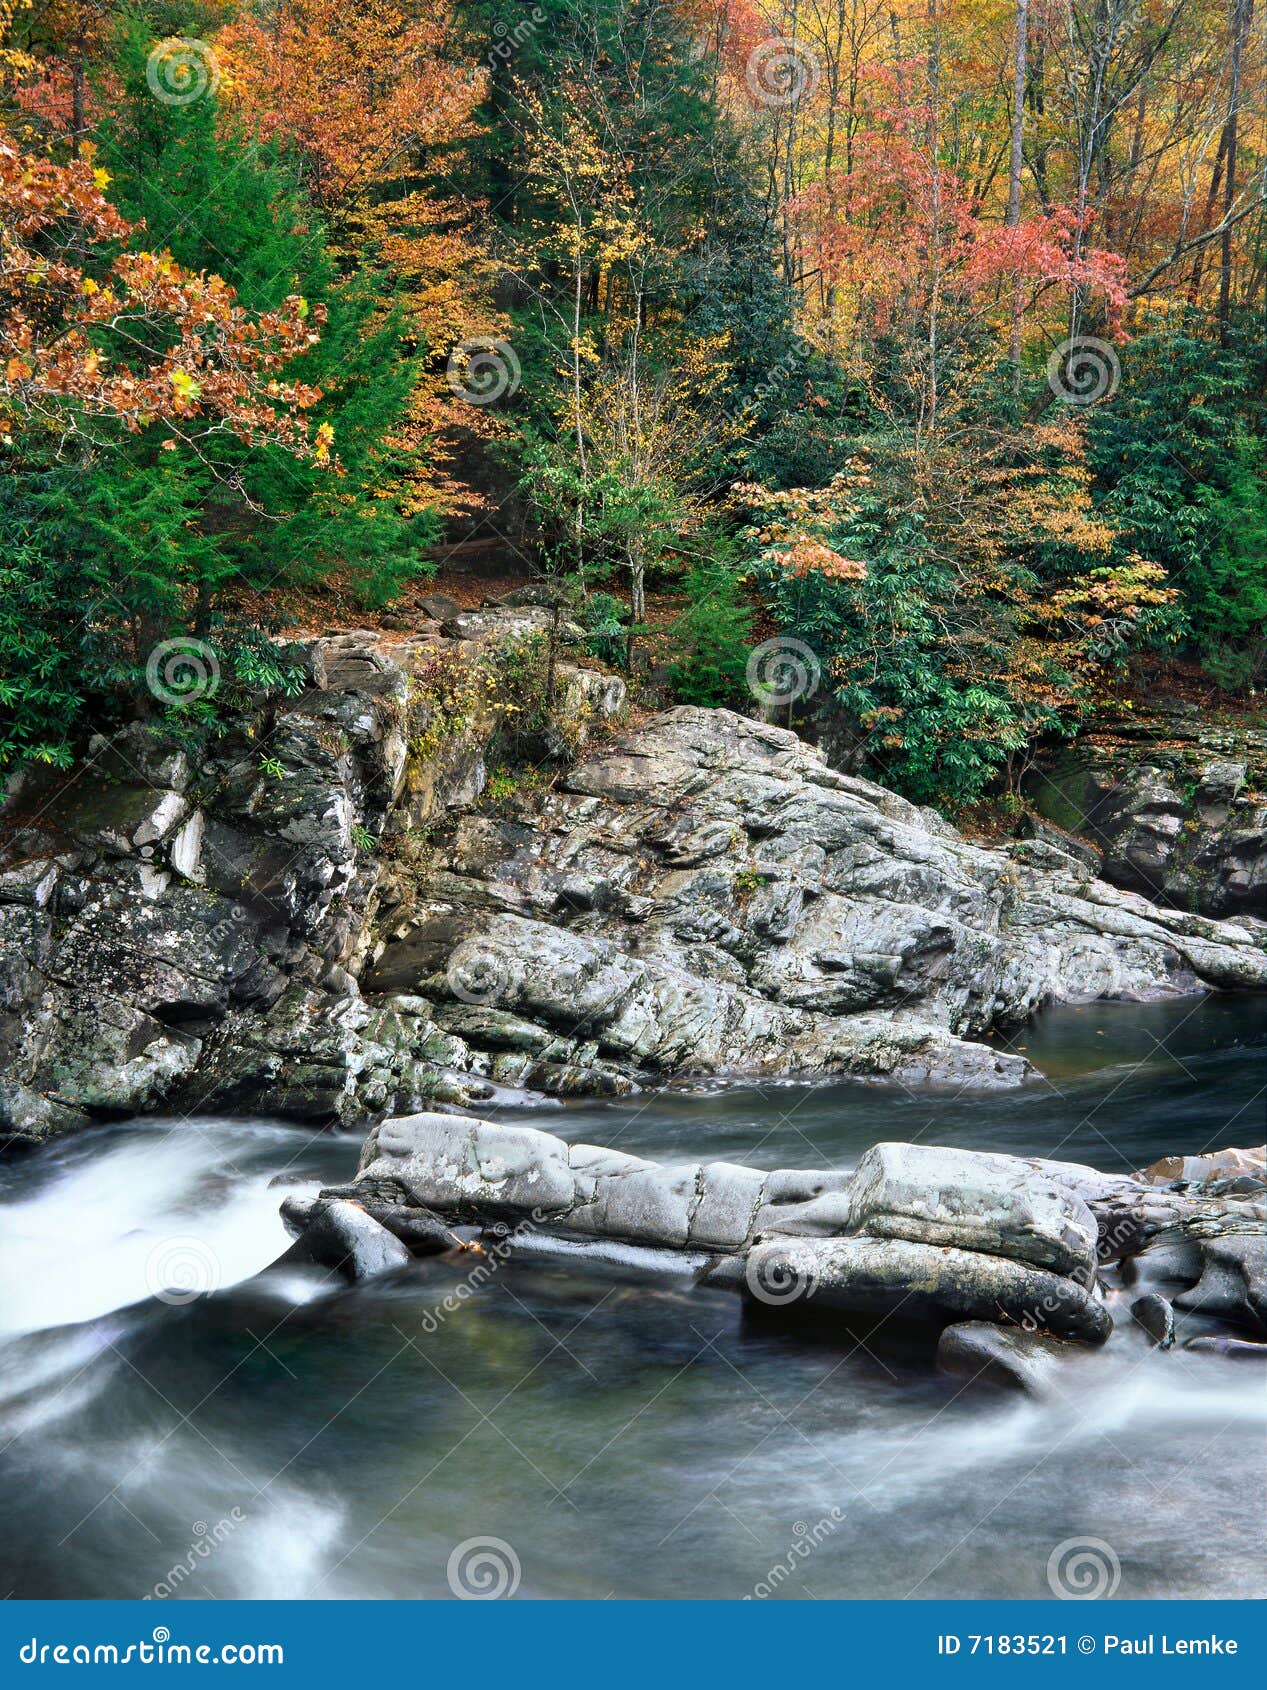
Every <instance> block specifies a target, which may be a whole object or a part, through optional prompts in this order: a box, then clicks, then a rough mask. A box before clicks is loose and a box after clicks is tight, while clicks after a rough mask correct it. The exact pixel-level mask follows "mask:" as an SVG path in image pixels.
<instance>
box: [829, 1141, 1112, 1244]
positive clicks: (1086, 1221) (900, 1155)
mask: <svg viewBox="0 0 1267 1690" xmlns="http://www.w3.org/2000/svg"><path fill="white" fill-rule="evenodd" d="M848 1229H849V1230H850V1231H851V1232H865V1233H869V1234H871V1235H872V1236H874V1237H881V1238H905V1239H909V1240H911V1241H913V1242H915V1243H919V1244H953V1245H956V1246H958V1247H959V1248H961V1249H966V1250H984V1251H986V1252H987V1253H989V1254H991V1255H997V1256H1011V1257H1014V1258H1016V1259H1017V1260H1018V1261H1023V1262H1030V1263H1032V1264H1034V1265H1035V1266H1038V1267H1048V1268H1052V1269H1054V1270H1055V1271H1056V1272H1057V1273H1064V1274H1070V1273H1080V1274H1082V1275H1083V1276H1084V1277H1085V1276H1089V1275H1090V1274H1091V1273H1092V1272H1093V1270H1094V1266H1095V1250H1096V1240H1097V1237H1098V1228H1097V1226H1096V1221H1095V1217H1094V1216H1093V1215H1092V1213H1091V1211H1090V1209H1089V1208H1088V1207H1087V1205H1086V1204H1085V1203H1084V1202H1083V1201H1082V1199H1081V1198H1080V1197H1079V1196H1077V1195H1076V1194H1075V1193H1073V1192H1070V1191H1069V1190H1067V1189H1065V1188H1062V1187H1061V1186H1060V1185H1058V1184H1057V1183H1056V1182H1055V1181H1054V1180H1050V1179H1047V1178H1046V1177H1045V1176H1044V1175H1043V1174H1041V1173H1036V1172H1035V1171H1034V1170H1033V1169H1031V1168H1029V1167H1027V1166H1026V1164H1025V1163H1024V1162H1022V1161H1020V1160H1019V1159H1018V1158H1017V1157H1015V1156H995V1155H990V1154H987V1153H985V1152H982V1151H973V1150H949V1149H945V1148H942V1147H940V1146H934V1145H925V1144H876V1145H873V1146H872V1147H871V1149H870V1150H868V1151H867V1153H866V1155H865V1156H864V1157H863V1158H862V1161H861V1162H860V1163H859V1164H858V1171H857V1174H856V1175H855V1177H854V1181H853V1185H852V1188H851V1190H850V1199H849V1227H848Z"/></svg>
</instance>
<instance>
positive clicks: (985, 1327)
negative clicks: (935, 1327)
mask: <svg viewBox="0 0 1267 1690" xmlns="http://www.w3.org/2000/svg"><path fill="white" fill-rule="evenodd" d="M1069 1354H1070V1351H1069V1346H1068V1344H1066V1343H1062V1342H1061V1341H1060V1339H1058V1338H1049V1337H1047V1336H1046V1335H1045V1334H1043V1333H1041V1332H1023V1331H1019V1330H1018V1329H1017V1328H1015V1327H1012V1326H995V1325H993V1324H992V1323H990V1322H989V1321H982V1320H971V1321H967V1322H965V1323H964V1324H963V1325H960V1326H948V1327H946V1329H945V1331H944V1332H943V1333H942V1335H941V1337H940V1338H939V1339H938V1342H937V1369H938V1372H940V1373H946V1374H949V1375H950V1377H951V1378H953V1379H961V1380H963V1381H964V1383H965V1384H968V1385H977V1384H981V1385H1001V1386H1004V1387H1005V1388H1006V1389H1008V1390H1015V1391H1023V1392H1024V1393H1025V1395H1026V1396H1031V1397H1044V1398H1045V1397H1051V1396H1055V1395H1057V1394H1058V1387H1057V1384H1056V1377H1057V1374H1058V1373H1059V1371H1060V1369H1061V1367H1062V1366H1063V1365H1064V1364H1065V1363H1067V1362H1068V1359H1069Z"/></svg>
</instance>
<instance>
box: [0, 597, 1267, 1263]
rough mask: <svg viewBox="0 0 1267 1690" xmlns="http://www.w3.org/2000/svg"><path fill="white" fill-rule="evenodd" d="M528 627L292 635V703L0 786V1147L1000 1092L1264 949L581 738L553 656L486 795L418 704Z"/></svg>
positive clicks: (619, 699) (242, 708)
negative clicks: (1034, 1065) (297, 667)
mask: <svg viewBox="0 0 1267 1690" xmlns="http://www.w3.org/2000/svg"><path fill="white" fill-rule="evenodd" d="M437 608H444V607H437ZM529 613H531V614H529ZM550 617H551V613H550V612H549V611H546V610H542V609H540V608H539V607H537V608H534V607H532V606H528V607H510V608H508V609H500V610H499V609H489V610H485V611H482V612H479V613H471V614H470V615H467V614H465V613H464V614H463V615H462V616H460V617H459V616H453V617H450V618H449V620H448V621H447V622H446V623H445V624H444V627H447V628H448V629H449V630H450V632H449V633H447V634H446V633H445V632H444V631H443V629H442V627H441V626H440V625H439V624H436V625H433V626H431V627H429V628H428V629H426V630H424V631H423V632H421V633H417V634H413V635H410V636H408V637H399V638H394V639H393V638H389V637H387V636H383V635H369V634H366V633H354V634H346V635H339V636H334V637H331V638H326V639H317V640H311V641H308V642H307V643H306V644H305V645H304V646H303V648H302V657H303V663H304V666H305V671H306V676H307V684H306V685H305V686H304V687H303V688H302V690H300V691H299V692H298V693H296V694H295V696H293V697H289V698H280V699H278V698H272V699H257V700H253V701H252V700H247V701H245V702H243V703H241V704H240V705H239V706H237V707H235V708H234V709H233V710H228V709H227V708H226V709H223V710H222V711H221V713H220V718H219V722H218V726H217V730H216V732H215V733H214V734H213V733H211V732H210V731H205V730H197V731H196V730H194V729H192V728H190V727H189V726H188V725H185V726H184V727H181V726H180V725H179V724H177V725H176V726H173V725H172V724H171V723H170V722H163V721H159V722H151V723H134V724H131V725H130V726H127V727H125V728H123V729H122V730H121V731H120V732H118V733H116V734H114V735H111V736H108V737H102V738H100V739H98V740H96V741H94V742H93V745H92V746H91V748H90V754H89V756H88V758H87V760H86V761H85V762H84V763H83V764H82V765H81V766H79V767H78V768H76V769H75V770H74V771H72V772H71V774H70V775H69V776H62V775H60V774H59V775H50V774H44V775H39V774H32V775H28V776H27V777H26V778H25V779H23V780H20V781H19V782H17V783H16V784H15V785H14V786H13V787H12V788H11V790H10V792H9V794H8V796H7V798H6V802H5V804H4V806H3V809H2V811H0V846H2V849H0V1072H2V1073H3V1079H2V1080H0V1126H2V1127H3V1128H4V1130H5V1131H6V1132H7V1134H8V1135H9V1138H10V1139H11V1140H19V1141H20V1140H32V1139H37V1138H40V1137H44V1136H47V1135H48V1134H50V1133H54V1132H58V1131H66V1130H70V1129H71V1128H73V1127H74V1126H76V1125H80V1124H82V1123H84V1122H85V1121H89V1120H93V1119H99V1118H102V1117H108V1116H111V1115H121V1114H133V1113H137V1112H141V1111H146V1110H156V1109H160V1108H161V1109H177V1110H180V1111H184V1112H190V1113H192V1112H196V1111H199V1110H221V1111H226V1112H244V1111H253V1112H266V1113H269V1114H274V1115H278V1114H280V1115H285V1116H291V1117H295V1118H299V1119H305V1120H314V1121H341V1122H345V1123H349V1124H358V1125H359V1124H365V1123H367V1122H369V1121H372V1120H374V1119H378V1118H381V1117H383V1116H385V1115H389V1114H392V1113H401V1112H403V1111H407V1110H411V1109H419V1108H436V1107H439V1108H462V1107H470V1106H478V1105H480V1104H481V1103H491V1102H494V1101H497V1100H499V1099H502V1098H506V1097H511V1096H517V1097H520V1098H522V1097H523V1096H524V1094H525V1093H527V1094H537V1095H542V1094H544V1095H549V1096H556V1097H567V1096H572V1095H578V1094H586V1093H588V1094H600V1095H602V1094H607V1095H619V1094H621V1093H624V1092H628V1091H630V1090H633V1089H636V1088H637V1087H638V1086H640V1085H642V1084H644V1083H646V1082H647V1081H648V1080H659V1079H663V1078H665V1077H669V1076H674V1075H680V1074H691V1073H695V1074H698V1073H714V1074H745V1073H746V1074H797V1073H816V1072H823V1071H838V1072H848V1073H852V1074H856V1075H860V1076H864V1077H869V1078H877V1079H881V1078H895V1079H898V1080H901V1081H904V1082H906V1083H917V1082H924V1081H930V1080H932V1081H951V1082H954V1083H955V1084H959V1085H963V1084H968V1085H980V1086H991V1085H1001V1084H1003V1085H1006V1084H1016V1083H1019V1082H1021V1081H1023V1080H1024V1079H1025V1077H1026V1075H1027V1073H1028V1067H1027V1064H1026V1062H1025V1059H1024V1058H1023V1057H1021V1056H1017V1055H1013V1054H1009V1053H1008V1052H1006V1051H1004V1050H1002V1049H1000V1048H998V1047H997V1046H994V1045H991V1044H990V1043H989V1042H988V1035H989V1034H990V1032H991V1031H992V1030H994V1029H995V1028H998V1027H1001V1026H1006V1025H1008V1024H1010V1023H1015V1022H1018V1021H1020V1020H1023V1019H1024V1018H1025V1017H1027V1016H1029V1015H1031V1014H1033V1013H1034V1012H1035V1011H1036V1010H1037V1009H1039V1008H1041V1007H1042V1006H1043V1005H1045V1004H1047V1003H1052V1002H1070V1001H1072V1002H1085V1001H1089V1000H1091V999H1094V998H1097V997H1105V996H1109V997H1123V998H1147V997H1152V996H1157V995H1167V994H1175V993H1186V992H1197V991H1201V990H1205V989H1209V988H1215V989H1235V988H1255V987H1258V988H1261V987H1263V986H1264V985H1267V948H1265V944H1264V939H1265V936H1267V925H1264V924H1263V923H1262V922H1259V921H1256V920H1254V919H1253V918H1250V917H1243V918H1237V919H1235V920H1224V921H1216V920H1211V919H1208V918H1205V917H1202V916H1199V915H1194V914H1190V913H1186V912H1181V911H1177V910H1172V909H1161V908H1158V907H1156V906H1155V905H1153V904H1151V903H1149V902H1148V901H1147V900H1146V899H1144V898H1143V897H1140V896H1138V895H1136V894H1133V893H1130V892H1126V891H1122V890H1118V889H1116V888H1113V887H1111V886H1108V885H1106V884H1105V882H1104V881H1102V880H1099V879H1097V878H1096V877H1095V875H1094V872H1093V870H1092V869H1091V868H1090V867H1089V866H1088V864H1087V863H1086V862H1085V861H1081V860H1078V859H1077V858H1076V857H1074V856H1071V855H1069V854H1067V853H1065V852H1062V851H1061V850H1059V849H1058V848H1056V847H1055V846H1052V845H1050V844H1043V843H1042V842H1040V841H1032V840H1031V841H1025V842H1021V843H1018V844H1017V845H1014V846H1012V847H1008V848H987V847H984V846H981V845H977V844H973V843H970V842H969V841H967V840H965V839H964V838H962V837H961V836H960V835H959V834H958V833H956V832H955V830H954V829H953V828H951V827H950V826H949V825H948V824H947V823H946V822H945V821H944V820H942V818H941V817H939V816H937V815H936V814H934V813H933V812H931V811H928V810H923V809H919V808H917V807H916V806H914V805H912V804H909V803H907V802H906V801H905V800H903V799H901V798H899V797H897V796H896V795H895V794H893V793H891V792H887V791H886V790H884V789H883V788H882V787H878V786H874V785H872V784H871V783H869V782H867V781H864V780H859V779H857V778H855V777H853V776H850V775H845V774H840V773H837V772H835V771H833V770H831V769H830V768H829V767H828V766H827V765H826V763H825V762H824V760H823V759H822V757H821V756H820V755H819V753H818V752H817V751H815V750H814V749H813V748H811V747H809V746H807V745H805V744H804V743H802V742H801V741H800V740H799V739H797V738H796V736H795V735H793V734H791V733H789V732H787V731H785V730H782V729H779V728H774V727H770V726H767V725H764V724H761V723H758V722H754V721H750V720H748V719H747V718H745V717H741V716H738V715H735V714H733V713H732V712H729V711H724V710H705V709H696V708H681V709H677V710H671V711H668V712H666V713H664V714H663V715H660V716H657V717H655V718H654V719H653V720H651V721H649V722H646V723H645V724H643V725H641V726H639V727H637V728H635V729H634V730H633V731H632V732H630V733H628V734H626V735H625V737H623V738H621V739H618V740H616V741H614V742H611V743H607V742H605V741H604V742H600V741H596V740H595V738H594V729H595V727H596V726H601V725H602V724H604V723H607V724H611V723H612V722H613V721H614V720H615V718H616V717H617V716H618V714H619V712H620V710H621V709H622V707H623V687H622V684H621V683H620V682H619V681H618V680H617V679H615V678H614V677H611V676H606V675H602V674H600V673H599V672H598V671H596V670H593V669H588V668H586V667H585V666H584V665H583V664H581V663H578V662H576V661H571V660H569V661H562V662H561V663H560V664H559V665H558V666H557V668H556V671H555V687H554V711H555V714H554V716H553V718H552V720H551V722H550V723H548V724H546V725H545V726H544V727H543V729H542V730H541V731H540V732H539V733H537V734H536V737H535V738H534V740H533V756H534V758H535V757H538V756H539V757H540V758H541V759H542V770H541V771H536V772H534V773H533V776H532V779H531V781H525V782H524V783H522V784H521V785H520V786H518V787H517V786H516V783H515V779H514V778H513V776H512V777H507V776H506V775H505V773H504V772H503V771H499V774H498V782H497V784H496V786H495V788H494V789H493V796H492V797H491V798H490V796H489V793H488V792H487V791H486V788H487V785H488V770H487V763H488V759H489V757H490V755H492V751H491V750H490V746H491V745H492V744H493V743H495V741H496V735H497V733H498V731H499V730H498V727H497V724H496V720H495V713H490V714H489V717H488V719H487V720H485V719H484V717H483V716H481V714H480V712H479V711H478V710H475V711H472V712H469V713H468V714H466V715H465V716H463V717H462V718H461V719H460V720H458V721H455V722H446V721H442V720H439V719H437V717H436V712H435V707H434V704H433V703H432V702H429V694H428V692H427V689H426V686H425V685H424V684H423V681H424V680H425V677H426V676H427V675H428V674H429V673H431V670H432V667H433V666H434V664H435V662H436V661H437V654H440V655H441V656H443V654H445V653H453V654H456V658H457V661H458V664H459V667H461V666H465V665H467V664H474V663H475V662H477V661H482V660H483V658H482V656H481V654H485V655H486V654H487V653H488V652H489V651H490V650H496V649H499V642H501V643H502V645H504V644H505V643H506V642H510V643H511V645H514V644H515V642H522V641H523V640H525V639H527V640H529V641H532V640H534V639H536V640H539V638H540V629H541V627H544V626H545V622H544V621H543V620H542V619H543V618H545V619H546V620H549V619H550ZM565 632H566V630H565ZM519 649H520V650H524V649H527V648H525V647H523V646H522V643H521V644H520V646H519ZM512 667H514V666H512ZM519 667H520V668H522V667H523V665H522V664H520V665H519ZM578 751H579V754H580V760H579V761H571V759H573V758H574V757H575V756H576V754H577V753H578ZM542 771H544V772H542ZM895 1236H898V1235H895ZM901 1236H904V1237H906V1238H907V1241H908V1242H921V1239H920V1238H919V1237H918V1236H916V1235H915V1234H914V1233H907V1234H903V1235H901Z"/></svg>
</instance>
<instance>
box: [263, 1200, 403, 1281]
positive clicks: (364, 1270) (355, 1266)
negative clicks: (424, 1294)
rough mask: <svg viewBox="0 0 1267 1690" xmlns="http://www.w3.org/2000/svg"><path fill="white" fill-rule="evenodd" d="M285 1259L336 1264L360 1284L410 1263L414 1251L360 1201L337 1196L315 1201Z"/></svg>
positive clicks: (328, 1264)
mask: <svg viewBox="0 0 1267 1690" xmlns="http://www.w3.org/2000/svg"><path fill="white" fill-rule="evenodd" d="M282 1260H283V1262H313V1263H316V1264H318V1265H320V1266H321V1267H329V1268H333V1269H334V1270H335V1272H336V1273H339V1274H341V1275H342V1276H343V1278H344V1279H347V1280H349V1281H351V1282H352V1283H353V1284H360V1283H362V1282H363V1281H365V1280H367V1279H380V1278H381V1277H382V1276H383V1275H384V1274H386V1273H395V1272H397V1271H398V1270H399V1269H400V1268H404V1267H408V1266H409V1264H410V1263H411V1262H412V1261H413V1252H412V1251H411V1250H410V1249H409V1247H408V1246H407V1245H405V1244H403V1243H402V1242H401V1241H400V1239H398V1238H396V1237H394V1236H393V1234H392V1233H391V1232H389V1231H388V1229H387V1228H386V1227H385V1226H383V1225H382V1223H381V1222H380V1221H377V1220H375V1219H374V1217H373V1216H372V1215H370V1214H367V1212H366V1211H365V1210H364V1209H363V1208H361V1207H360V1206H359V1204H356V1203H350V1202H348V1201H346V1200H345V1199H337V1198H336V1199H326V1200H319V1201H317V1202H316V1203H314V1204H313V1205H312V1207H311V1209H310V1210H309V1211H308V1213H307V1216H306V1225H305V1226H304V1228H303V1230H302V1231H301V1233H300V1235H299V1237H298V1238H297V1239H296V1240H295V1242H294V1244H292V1245H291V1247H290V1249H289V1250H288V1251H287V1252H286V1254H285V1256H283V1257H282Z"/></svg>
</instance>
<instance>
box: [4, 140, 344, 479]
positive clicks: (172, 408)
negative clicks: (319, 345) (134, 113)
mask: <svg viewBox="0 0 1267 1690" xmlns="http://www.w3.org/2000/svg"><path fill="white" fill-rule="evenodd" d="M107 185H108V184H107V181H106V179H105V172H104V171H100V170H95V169H94V168H93V166H92V163H91V159H90V158H81V159H78V160H76V161H74V162H72V163H70V164H54V163H52V162H51V161H50V160H49V159H47V158H39V157H36V156H34V155H31V154H28V153H24V152H22V151H20V150H19V149H18V148H17V147H16V146H14V145H13V144H11V143H10V142H9V141H7V140H5V139H4V138H3V137H0V425H2V426H3V427H4V428H6V429H8V428H10V427H12V426H15V425H16V424H18V423H20V422H21V421H22V420H24V419H29V418H32V417H43V418H45V419H47V420H49V421H51V422H54V423H56V424H58V425H59V426H62V427H65V428H74V427H78V426H81V425H82V421H81V420H82V419H83V418H84V417H96V418H109V419H114V420H117V421H119V422H121V423H122V424H123V426H124V427H125V428H127V429H128V430H129V431H131V432H133V433H135V432H138V431H139V430H140V429H142V428H146V427H148V426H149V425H150V424H152V423H161V424H163V425H164V427H165V428H166V429H167V431H168V432H169V433H170V434H171V435H172V436H173V437H179V438H180V439H182V440H185V441H188V442H190V443H192V444H194V445H195V446H196V444H197V440H198V438H199V437H200V436H205V435H206V434H208V433H211V432H214V431H229V432H232V433H233V434H236V435H237V436H238V437H239V438H241V439H243V440H247V441H252V442H263V441H272V442H275V443H278V444H281V445H283V446H285V447H287V448H288V449H290V450H291V451H295V452H301V453H309V452H311V453H312V454H313V455H315V456H318V457H321V456H324V455H325V451H326V446H325V442H324V441H323V440H314V441H312V442H310V441H309V438H308V431H307V428H306V426H305V424H304V421H303V418H302V412H303V411H304V410H306V409H307V408H308V407H309V406H310V405H312V404H314V403H315V402H316V401H317V400H318V399H319V398H320V396H321V395H320V393H319V391H318V390H317V389H316V388H313V387H308V386H305V385H303V384H302V383H299V382H291V381H287V382H281V381H278V379H277V373H278V371H279V370H280V369H281V368H282V366H283V365H285V364H286V363H287V362H288V361H289V360H290V359H292V358H293V357H295V356H296V354H297V353H299V352H302V351H303V350H304V348H305V347H307V346H309V345H311V344H312V343H313V342H315V341H316V339H317V327H318V321H319V316H318V313H317V312H315V311H312V312H310V311H309V309H308V307H307V305H306V304H305V302H304V301H303V300H301V299H298V298H291V299H288V300H287V301H286V303H285V304H284V305H283V306H282V307H281V309H279V310H277V311H269V312H265V313H263V314H259V315H253V314H251V313H249V312H247V311H245V310H244V309H243V308H242V307H241V306H239V305H238V304H237V301H236V296H235V294H234V291H233V289H232V288H231V287H229V286H228V285H227V284H226V283H225V282H223V281H221V279H220V278H219V277H218V276H207V275H192V274H190V272H188V271H186V270H182V269H181V267H180V266H179V265H178V264H176V263H175V262H174V260H173V259H172V257H171V255H170V254H169V253H154V252H146V251H136V250H131V249H129V248H127V247H126V246H125V247H124V250H123V251H117V248H118V246H119V244H120V243H126V242H127V241H128V240H129V239H130V237H131V236H132V235H133V233H134V230H133V228H132V226H131V225H130V224H128V223H127V222H125V221H124V219H123V218H122V217H120V216H119V214H118V212H117V211H115V210H114V208H113V207H112V206H110V205H109V204H108V203H107V201H106V199H105V197H104V193H103V190H104V188H105V187H106V186H107ZM111 252H114V253H115V256H113V257H110V256H108V254H109V253H111ZM94 259H95V260H96V262H95V263H93V262H92V260H94ZM94 270H95V272H96V273H95V274H94V273H93V271H94ZM107 347H109V348H111V349H112V351H110V352H109V353H108V352H107V350H106V348H107Z"/></svg>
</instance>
